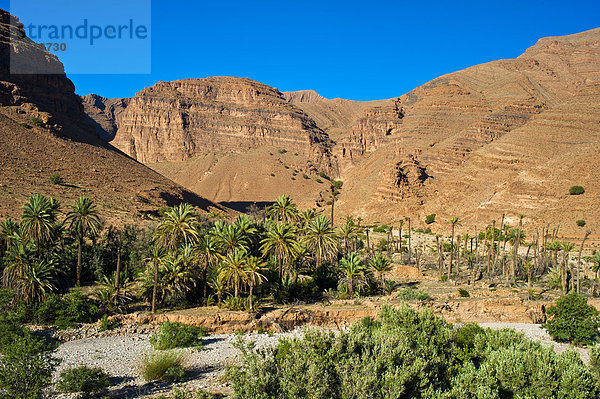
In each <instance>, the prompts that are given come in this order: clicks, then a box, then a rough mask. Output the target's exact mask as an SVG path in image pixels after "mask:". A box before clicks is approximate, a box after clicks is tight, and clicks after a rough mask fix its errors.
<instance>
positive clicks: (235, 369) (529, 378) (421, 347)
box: [227, 304, 600, 399]
mask: <svg viewBox="0 0 600 399" xmlns="http://www.w3.org/2000/svg"><path fill="white" fill-rule="evenodd" d="M238 347H239V348H240V349H241V351H242V362H241V364H239V365H236V366H232V367H230V368H228V370H227V376H228V378H229V380H230V381H231V383H232V389H233V393H232V395H231V398H233V399H241V398H244V399H258V398H261V399H275V398H323V399H324V398H328V399H329V398H331V399H345V398H355V399H367V398H421V399H424V398H447V399H450V398H452V399H458V398H461V399H462V398H469V399H476V398H489V399H492V398H501V399H505V398H567V397H568V398H586V399H587V398H589V399H592V398H597V397H598V396H597V395H598V393H600V389H599V386H598V381H597V380H596V379H595V377H594V373H593V372H592V370H591V369H590V368H589V367H588V366H586V365H585V364H584V363H583V362H582V361H581V359H580V358H579V356H578V355H577V354H576V353H574V352H565V353H563V354H561V355H557V354H556V353H555V352H554V351H553V349H552V348H546V347H543V346H542V345H540V344H539V343H535V342H533V341H531V340H529V339H527V338H525V337H524V336H523V334H519V333H516V332H514V331H513V330H491V329H486V330H483V329H481V328H480V327H478V326H476V325H464V326H460V327H456V326H453V325H451V324H447V323H446V322H445V321H444V320H443V319H441V318H440V317H438V316H436V315H434V314H433V313H432V312H431V311H430V310H428V309H424V310H420V311H417V310H415V309H412V308H411V307H410V306H408V305H406V304H404V305H402V306H401V307H400V308H398V309H393V308H391V307H389V306H383V307H382V310H381V312H380V313H379V318H378V319H376V320H373V319H371V318H366V319H362V320H361V321H360V322H358V323H354V324H353V325H352V327H351V328H350V330H349V331H342V332H339V333H333V332H330V331H322V330H309V331H307V332H306V333H305V335H304V336H303V337H302V338H288V339H282V340H281V341H280V343H279V346H278V347H275V348H272V349H268V350H260V351H259V350H255V349H254V348H253V346H252V344H246V343H244V342H243V341H241V340H240V341H239V342H238Z"/></svg>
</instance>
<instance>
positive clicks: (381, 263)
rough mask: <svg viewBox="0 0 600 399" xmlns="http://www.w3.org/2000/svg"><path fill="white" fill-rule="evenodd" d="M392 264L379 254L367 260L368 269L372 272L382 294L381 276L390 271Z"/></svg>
mask: <svg viewBox="0 0 600 399" xmlns="http://www.w3.org/2000/svg"><path fill="white" fill-rule="evenodd" d="M391 264H392V262H391V261H390V260H389V259H388V258H386V257H385V256H383V254H382V253H381V252H378V253H377V254H375V256H374V257H373V258H371V259H370V260H369V267H370V268H371V269H372V270H373V273H374V274H375V278H376V279H377V285H378V286H379V288H380V289H381V290H382V292H383V274H384V273H385V272H387V271H390V270H391V269H392V265H391Z"/></svg>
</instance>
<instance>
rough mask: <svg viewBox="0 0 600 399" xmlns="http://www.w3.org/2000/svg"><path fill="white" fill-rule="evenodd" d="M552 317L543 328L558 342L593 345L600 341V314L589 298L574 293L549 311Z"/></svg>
mask: <svg viewBox="0 0 600 399" xmlns="http://www.w3.org/2000/svg"><path fill="white" fill-rule="evenodd" d="M547 313H548V315H549V316H550V317H551V319H550V320H548V321H547V322H546V323H544V324H543V326H542V327H543V328H545V329H546V330H547V331H548V334H550V335H551V336H552V338H553V339H554V340H556V341H558V342H572V343H574V344H576V345H592V344H593V343H595V342H596V341H597V340H598V328H600V317H599V314H600V313H599V312H598V310H596V308H595V307H593V306H591V305H588V303H587V298H586V297H584V296H582V295H578V294H577V293H575V292H573V293H570V294H568V295H565V296H563V297H562V298H560V299H559V300H558V301H556V305H555V306H551V307H549V308H548V311H547Z"/></svg>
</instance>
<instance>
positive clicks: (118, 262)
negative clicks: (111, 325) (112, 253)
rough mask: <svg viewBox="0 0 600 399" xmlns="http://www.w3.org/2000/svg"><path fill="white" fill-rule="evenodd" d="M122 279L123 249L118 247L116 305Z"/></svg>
mask: <svg viewBox="0 0 600 399" xmlns="http://www.w3.org/2000/svg"><path fill="white" fill-rule="evenodd" d="M120 277H121V247H117V271H116V275H115V290H116V292H117V293H116V295H115V304H116V302H117V301H118V300H119V288H120V283H121V281H120Z"/></svg>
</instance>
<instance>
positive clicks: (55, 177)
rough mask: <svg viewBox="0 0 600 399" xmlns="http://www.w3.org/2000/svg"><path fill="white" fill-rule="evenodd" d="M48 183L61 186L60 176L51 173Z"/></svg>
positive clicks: (61, 179)
mask: <svg viewBox="0 0 600 399" xmlns="http://www.w3.org/2000/svg"><path fill="white" fill-rule="evenodd" d="M50 183H52V184H63V183H64V181H63V178H62V177H60V175H59V174H58V173H52V174H51V175H50Z"/></svg>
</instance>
